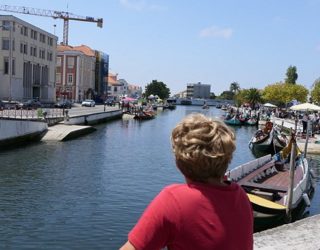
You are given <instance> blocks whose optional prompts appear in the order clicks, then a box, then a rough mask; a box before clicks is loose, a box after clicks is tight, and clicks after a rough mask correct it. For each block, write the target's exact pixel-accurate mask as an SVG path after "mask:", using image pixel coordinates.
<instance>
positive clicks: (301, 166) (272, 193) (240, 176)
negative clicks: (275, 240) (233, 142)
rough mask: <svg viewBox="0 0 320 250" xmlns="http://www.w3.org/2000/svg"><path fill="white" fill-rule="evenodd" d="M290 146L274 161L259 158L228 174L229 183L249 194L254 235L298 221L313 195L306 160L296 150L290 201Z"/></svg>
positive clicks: (267, 158) (293, 141)
mask: <svg viewBox="0 0 320 250" xmlns="http://www.w3.org/2000/svg"><path fill="white" fill-rule="evenodd" d="M293 143H295V140H294V139H292V140H291V142H290V143H289V144H288V145H287V147H285V148H284V149H283V150H282V151H281V152H280V153H278V154H277V155H275V156H273V157H272V156H271V155H270V154H269V155H266V156H263V157H260V158H258V159H255V160H253V161H250V162H248V163H246V164H243V165H241V166H238V167H236V168H235V169H232V170H230V171H229V172H228V173H227V176H228V178H229V180H231V181H235V182H237V183H238V184H239V185H240V186H241V187H242V188H243V189H244V190H245V191H246V193H247V194H248V197H249V200H250V202H251V204H252V207H253V211H254V226H255V231H256V232H257V231H261V230H264V229H267V228H271V227H274V226H278V225H281V224H284V223H286V222H287V221H288V220H289V219H291V220H292V221H295V220H297V219H300V218H301V217H302V215H303V213H304V211H305V208H306V207H307V206H309V205H310V199H311V198H312V195H313V191H314V186H313V180H312V173H311V170H310V167H309V162H308V160H307V159H306V158H305V157H304V155H303V154H301V153H300V151H299V150H298V151H297V152H298V154H297V156H296V157H295V159H294V160H293V164H292V167H293V169H294V170H293V171H292V173H294V178H292V180H293V182H292V186H293V189H292V193H291V197H290V198H289V196H290V195H289V193H290V192H289V191H290V184H291V183H290V158H289V157H290V156H289V155H290V152H291V147H292V146H293ZM291 198H292V199H291ZM290 200H291V202H290ZM288 216H289V217H288Z"/></svg>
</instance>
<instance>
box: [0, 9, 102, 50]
mask: <svg viewBox="0 0 320 250" xmlns="http://www.w3.org/2000/svg"><path fill="white" fill-rule="evenodd" d="M0 11H7V12H14V13H20V14H26V15H35V16H45V17H52V18H54V19H63V44H64V45H68V34H69V20H74V21H82V22H92V23H97V26H98V27H100V28H102V25H103V19H102V18H94V17H89V16H79V15H75V14H72V13H70V12H65V11H55V10H45V9H36V8H29V7H23V6H9V5H0Z"/></svg>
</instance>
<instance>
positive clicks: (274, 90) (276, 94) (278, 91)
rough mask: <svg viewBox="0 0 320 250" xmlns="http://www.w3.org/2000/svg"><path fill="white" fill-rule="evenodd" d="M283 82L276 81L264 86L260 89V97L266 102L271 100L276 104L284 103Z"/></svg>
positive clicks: (281, 104)
mask: <svg viewBox="0 0 320 250" xmlns="http://www.w3.org/2000/svg"><path fill="white" fill-rule="evenodd" d="M282 91H283V83H282V82H278V83H274V84H270V85H268V86H266V87H265V88H264V89H263V91H262V98H263V100H264V101H266V102H271V103H273V104H275V105H277V106H283V105H285V101H284V98H283V92H282Z"/></svg>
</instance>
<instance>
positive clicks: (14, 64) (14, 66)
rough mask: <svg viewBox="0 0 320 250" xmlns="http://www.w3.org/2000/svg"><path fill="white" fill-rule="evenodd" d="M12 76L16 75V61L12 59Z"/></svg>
mask: <svg viewBox="0 0 320 250" xmlns="http://www.w3.org/2000/svg"><path fill="white" fill-rule="evenodd" d="M11 74H12V75H15V74H16V59H14V58H12V72H11Z"/></svg>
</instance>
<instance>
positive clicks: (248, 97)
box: [236, 88, 262, 108]
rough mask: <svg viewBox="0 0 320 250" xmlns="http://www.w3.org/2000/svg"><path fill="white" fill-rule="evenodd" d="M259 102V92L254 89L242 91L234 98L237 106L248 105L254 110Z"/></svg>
mask: <svg viewBox="0 0 320 250" xmlns="http://www.w3.org/2000/svg"><path fill="white" fill-rule="evenodd" d="M261 100H262V98H261V92H260V90H258V89H256V88H250V89H242V90H240V91H239V93H238V94H237V96H236V103H237V105H238V106H240V105H241V104H244V103H249V104H250V106H251V107H252V108H254V107H255V105H256V104H258V103H259V102H261Z"/></svg>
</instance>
